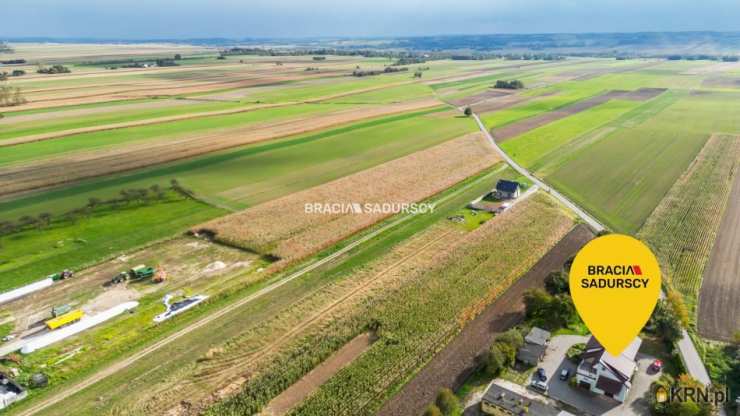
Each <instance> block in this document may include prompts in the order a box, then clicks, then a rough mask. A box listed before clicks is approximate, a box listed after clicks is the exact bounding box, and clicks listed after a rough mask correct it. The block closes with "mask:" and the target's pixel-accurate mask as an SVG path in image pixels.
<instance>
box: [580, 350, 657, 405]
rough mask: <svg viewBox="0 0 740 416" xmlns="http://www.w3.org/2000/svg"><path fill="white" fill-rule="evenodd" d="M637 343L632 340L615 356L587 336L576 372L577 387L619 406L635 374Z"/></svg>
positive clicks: (625, 397)
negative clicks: (618, 403) (614, 402)
mask: <svg viewBox="0 0 740 416" xmlns="http://www.w3.org/2000/svg"><path fill="white" fill-rule="evenodd" d="M641 344H642V340H641V339H640V338H635V339H634V340H633V341H632V343H630V345H629V346H627V348H626V349H625V350H624V351H623V352H622V353H621V354H620V355H619V356H613V355H611V354H609V353H608V352H607V351H606V349H604V347H603V346H602V345H601V344H600V343H599V341H598V340H596V338H594V337H593V336H591V338H590V339H589V340H588V342H587V343H586V348H585V349H584V351H583V354H581V362H580V364H578V369H577V370H576V382H577V383H578V386H580V387H583V388H587V389H589V390H590V391H592V392H593V393H597V394H601V395H604V396H607V397H611V398H613V399H614V400H616V401H618V402H620V403H623V402H624V401H625V400H627V395H628V394H629V391H630V388H631V387H632V377H633V376H634V374H635V372H636V371H637V363H636V361H635V359H636V357H637V351H638V350H639V349H640V345H641Z"/></svg>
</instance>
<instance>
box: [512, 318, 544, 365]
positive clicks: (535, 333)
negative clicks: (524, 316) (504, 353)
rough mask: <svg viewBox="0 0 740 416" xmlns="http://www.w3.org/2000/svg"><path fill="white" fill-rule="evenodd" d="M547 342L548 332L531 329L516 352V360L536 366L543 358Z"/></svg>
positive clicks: (535, 328)
mask: <svg viewBox="0 0 740 416" xmlns="http://www.w3.org/2000/svg"><path fill="white" fill-rule="evenodd" d="M549 342H550V332H548V331H545V330H544V329H541V328H537V327H533V328H532V329H531V330H530V331H529V333H528V334H527V336H526V337H524V345H522V347H521V348H519V350H518V351H517V352H516V359H517V360H519V361H521V362H523V363H525V364H528V365H537V364H538V363H539V362H540V361H542V358H543V357H544V356H545V352H546V351H547V344H548V343H549Z"/></svg>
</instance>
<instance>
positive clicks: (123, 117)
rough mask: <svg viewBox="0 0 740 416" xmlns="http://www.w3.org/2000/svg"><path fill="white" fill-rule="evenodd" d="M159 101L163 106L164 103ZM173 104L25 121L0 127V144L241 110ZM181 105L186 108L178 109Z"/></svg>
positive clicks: (225, 104) (230, 105) (227, 106)
mask: <svg viewBox="0 0 740 416" xmlns="http://www.w3.org/2000/svg"><path fill="white" fill-rule="evenodd" d="M159 101H160V102H162V101H164V100H159ZM172 102H173V105H172V106H171V107H167V106H163V107H161V108H152V109H143V110H126V111H114V110H115V107H113V108H112V110H113V111H111V112H106V113H101V114H94V115H88V116H78V117H69V118H67V117H65V118H57V119H53V120H39V121H28V122H24V123H15V124H12V125H7V126H5V125H0V126H1V127H0V143H2V140H4V139H11V138H15V137H21V136H28V135H32V134H43V133H56V132H61V131H64V130H71V129H78V128H83V127H94V126H103V125H106V124H113V123H127V122H132V121H139V120H147V119H151V118H158V117H171V116H178V115H183V114H191V113H198V112H206V111H219V110H229V109H232V108H239V107H240V106H241V107H244V105H243V104H241V105H240V104H238V103H231V102H210V103H196V102H189V103H188V102H186V101H172ZM183 102H184V103H186V104H184V105H180V104H181V103H183ZM129 104H130V103H129ZM11 120H12V119H11Z"/></svg>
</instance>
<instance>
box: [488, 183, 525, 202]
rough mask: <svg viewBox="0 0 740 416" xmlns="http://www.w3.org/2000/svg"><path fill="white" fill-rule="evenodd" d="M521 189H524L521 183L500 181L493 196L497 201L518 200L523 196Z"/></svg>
mask: <svg viewBox="0 0 740 416" xmlns="http://www.w3.org/2000/svg"><path fill="white" fill-rule="evenodd" d="M521 188H522V187H521V185H519V182H514V181H507V180H506V179H499V181H498V182H496V188H495V189H494V190H493V196H494V197H496V198H497V199H514V198H518V197H519V195H520V194H521Z"/></svg>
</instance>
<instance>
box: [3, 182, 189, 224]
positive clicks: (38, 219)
mask: <svg viewBox="0 0 740 416" xmlns="http://www.w3.org/2000/svg"><path fill="white" fill-rule="evenodd" d="M167 191H174V192H176V193H178V194H180V195H182V196H184V197H186V198H192V192H191V191H190V190H188V189H186V188H184V187H183V186H181V185H180V184H179V183H178V181H177V180H176V179H173V180H171V181H170V186H169V187H165V188H163V187H161V186H160V185H157V184H155V185H152V186H150V187H148V188H130V189H122V190H121V191H120V192H119V193H118V195H116V196H114V197H112V198H109V199H100V198H96V197H91V198H89V199H88V200H87V203H85V205H83V206H80V207H77V208H74V209H71V210H69V211H66V212H63V213H61V214H57V215H54V214H52V213H50V212H42V213H40V214H38V215H35V216H34V215H24V216H22V217H20V218H18V219H16V220H0V236H6V235H10V234H17V233H20V232H23V231H28V230H33V229H43V228H48V227H50V226H51V225H52V223H54V222H71V223H75V222H77V221H78V220H79V219H82V218H89V217H90V216H92V214H93V213H94V212H95V211H96V210H99V209H102V208H112V209H117V208H122V207H129V206H133V205H146V204H151V203H155V202H160V201H164V200H165V199H167Z"/></svg>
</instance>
